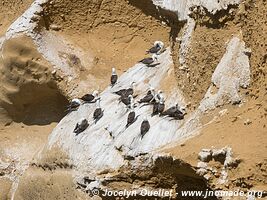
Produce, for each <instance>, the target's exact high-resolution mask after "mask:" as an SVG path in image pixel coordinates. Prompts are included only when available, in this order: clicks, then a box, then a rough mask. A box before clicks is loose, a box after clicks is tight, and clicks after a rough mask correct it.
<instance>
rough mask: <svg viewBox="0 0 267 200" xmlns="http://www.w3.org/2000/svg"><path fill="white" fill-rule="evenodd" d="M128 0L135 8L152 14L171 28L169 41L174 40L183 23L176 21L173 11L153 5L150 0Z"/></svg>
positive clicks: (176, 17) (149, 14)
mask: <svg viewBox="0 0 267 200" xmlns="http://www.w3.org/2000/svg"><path fill="white" fill-rule="evenodd" d="M129 2H130V4H132V5H133V6H135V7H136V8H138V9H140V10H142V12H143V13H144V14H146V15H148V16H152V17H154V18H155V19H157V20H160V21H163V22H165V23H166V25H167V26H169V27H170V28H171V32H170V41H171V42H174V41H175V39H176V37H177V36H178V33H179V31H180V30H181V28H182V27H183V25H184V23H185V22H179V21H178V16H177V14H176V13H175V12H172V11H169V10H165V9H163V8H160V7H157V6H155V5H154V4H153V2H152V0H147V1H140V0H129Z"/></svg>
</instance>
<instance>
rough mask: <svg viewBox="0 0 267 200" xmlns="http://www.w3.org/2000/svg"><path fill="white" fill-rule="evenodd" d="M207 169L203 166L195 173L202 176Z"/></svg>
mask: <svg viewBox="0 0 267 200" xmlns="http://www.w3.org/2000/svg"><path fill="white" fill-rule="evenodd" d="M207 172H208V171H207V170H206V169H203V168H200V169H198V170H197V171H196V173H197V174H198V175H199V176H204V175H205V174H207Z"/></svg>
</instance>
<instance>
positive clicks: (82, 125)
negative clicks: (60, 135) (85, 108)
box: [73, 118, 89, 135]
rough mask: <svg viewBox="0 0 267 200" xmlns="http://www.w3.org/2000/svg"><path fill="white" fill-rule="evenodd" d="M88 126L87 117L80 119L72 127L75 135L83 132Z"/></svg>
mask: <svg viewBox="0 0 267 200" xmlns="http://www.w3.org/2000/svg"><path fill="white" fill-rule="evenodd" d="M88 126H89V124H88V121H87V119H84V118H83V119H81V120H80V121H79V122H78V123H77V124H76V126H75V128H74V131H73V132H74V133H76V135H78V134H80V133H81V132H83V131H84V130H85V129H87V127H88Z"/></svg>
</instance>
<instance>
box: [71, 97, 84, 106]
mask: <svg viewBox="0 0 267 200" xmlns="http://www.w3.org/2000/svg"><path fill="white" fill-rule="evenodd" d="M71 103H75V104H79V105H81V104H82V102H81V101H80V99H76V98H75V99H72V100H71Z"/></svg>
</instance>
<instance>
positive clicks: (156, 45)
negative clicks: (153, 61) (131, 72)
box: [147, 41, 164, 54]
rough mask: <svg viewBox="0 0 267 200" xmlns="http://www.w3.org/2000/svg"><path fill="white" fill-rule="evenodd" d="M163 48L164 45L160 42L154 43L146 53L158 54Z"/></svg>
mask: <svg viewBox="0 0 267 200" xmlns="http://www.w3.org/2000/svg"><path fill="white" fill-rule="evenodd" d="M163 48H164V43H163V42H162V41H155V42H154V45H153V47H151V48H150V49H149V50H147V53H151V54H153V53H156V54H160V53H161V52H162V50H163Z"/></svg>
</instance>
